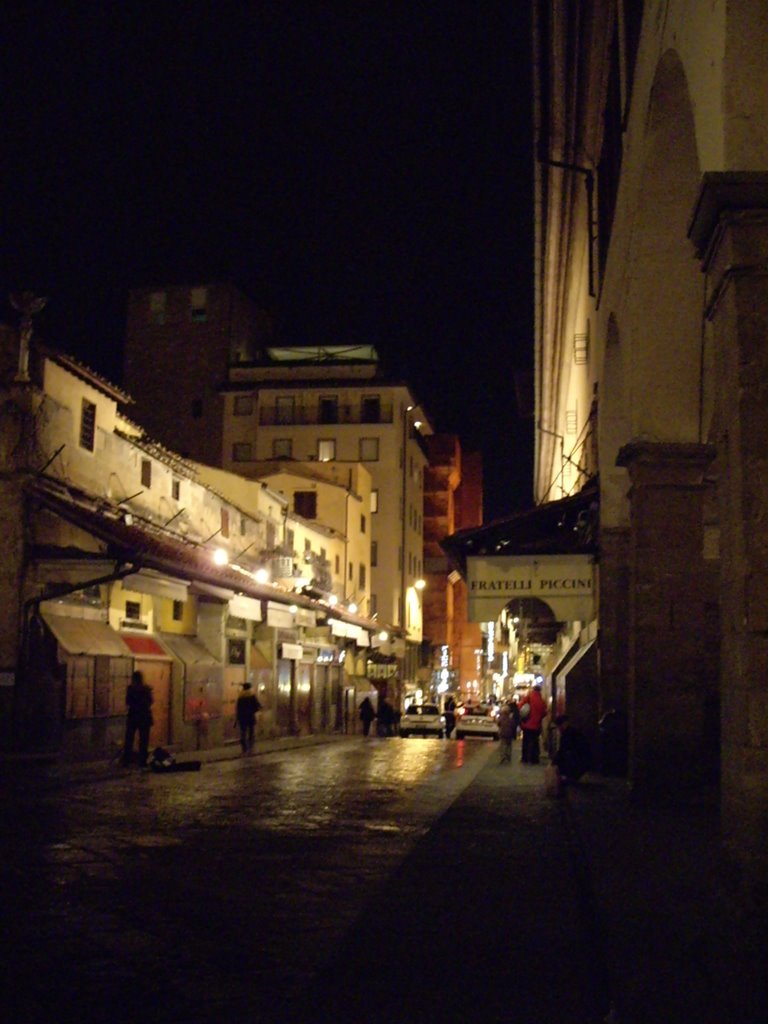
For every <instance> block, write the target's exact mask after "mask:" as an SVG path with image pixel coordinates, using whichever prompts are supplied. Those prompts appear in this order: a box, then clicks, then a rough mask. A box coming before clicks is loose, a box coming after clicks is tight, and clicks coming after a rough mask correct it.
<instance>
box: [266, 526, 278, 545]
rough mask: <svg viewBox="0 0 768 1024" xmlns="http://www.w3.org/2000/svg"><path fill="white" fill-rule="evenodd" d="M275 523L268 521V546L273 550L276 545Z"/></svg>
mask: <svg viewBox="0 0 768 1024" xmlns="http://www.w3.org/2000/svg"><path fill="white" fill-rule="evenodd" d="M275 536H276V534H275V524H274V523H267V547H268V548H269V549H270V550H271V549H272V548H273V547H274V546H275Z"/></svg>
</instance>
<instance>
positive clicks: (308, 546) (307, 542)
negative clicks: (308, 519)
mask: <svg viewBox="0 0 768 1024" xmlns="http://www.w3.org/2000/svg"><path fill="white" fill-rule="evenodd" d="M311 550H312V541H311V540H310V539H309V537H305V538H304V551H305V552H306V551H311Z"/></svg>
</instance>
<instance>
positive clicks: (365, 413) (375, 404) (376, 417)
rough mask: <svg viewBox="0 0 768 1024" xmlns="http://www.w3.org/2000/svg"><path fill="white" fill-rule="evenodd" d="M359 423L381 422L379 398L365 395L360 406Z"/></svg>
mask: <svg viewBox="0 0 768 1024" xmlns="http://www.w3.org/2000/svg"><path fill="white" fill-rule="evenodd" d="M360 421H361V422H362V423H379V422H381V398H380V397H379V396H378V395H365V396H364V397H363V400H362V402H361V404H360Z"/></svg>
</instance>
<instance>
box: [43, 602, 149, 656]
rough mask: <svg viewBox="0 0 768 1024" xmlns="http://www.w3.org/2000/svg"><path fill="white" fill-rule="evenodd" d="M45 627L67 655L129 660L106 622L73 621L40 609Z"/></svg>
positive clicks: (120, 642) (126, 650)
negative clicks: (100, 656) (101, 656)
mask: <svg viewBox="0 0 768 1024" xmlns="http://www.w3.org/2000/svg"><path fill="white" fill-rule="evenodd" d="M41 610H42V613H43V619H44V620H45V623H46V625H47V626H48V628H49V629H50V631H51V632H52V633H53V635H54V636H55V637H56V639H57V641H58V642H59V643H60V644H61V646H62V647H63V648H64V650H65V651H66V652H67V654H98V655H107V656H108V657H111V658H130V657H132V655H131V652H130V651H129V650H128V648H127V647H126V646H125V644H124V643H123V641H122V640H121V639H120V635H119V633H116V632H115V630H114V629H112V627H111V626H109V625H108V624H107V623H106V622H98V621H96V620H94V619H73V618H70V617H69V616H68V615H56V614H55V613H51V612H50V611H49V610H48V609H46V608H43V609H41Z"/></svg>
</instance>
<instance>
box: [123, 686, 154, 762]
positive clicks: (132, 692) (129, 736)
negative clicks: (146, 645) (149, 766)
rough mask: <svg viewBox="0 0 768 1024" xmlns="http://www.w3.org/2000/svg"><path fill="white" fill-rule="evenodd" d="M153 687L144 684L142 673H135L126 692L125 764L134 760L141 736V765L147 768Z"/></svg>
mask: <svg viewBox="0 0 768 1024" xmlns="http://www.w3.org/2000/svg"><path fill="white" fill-rule="evenodd" d="M153 700H154V696H153V693H152V687H151V686H148V685H147V684H146V683H145V682H144V676H143V675H142V674H141V672H134V673H133V674H132V675H131V681H130V683H129V684H128V687H127V688H126V691H125V705H126V707H127V709H128V713H127V716H126V719H125V743H124V744H123V764H126V765H127V764H130V763H131V761H132V760H133V741H134V739H135V737H136V733H137V732H138V734H139V764H140V765H141V766H142V767H145V766H146V763H147V756H148V751H149V730H150V729H151V728H152V723H153V718H152V701H153Z"/></svg>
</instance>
